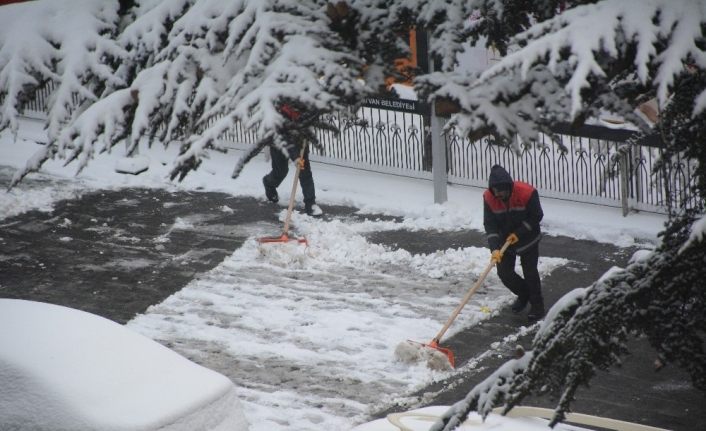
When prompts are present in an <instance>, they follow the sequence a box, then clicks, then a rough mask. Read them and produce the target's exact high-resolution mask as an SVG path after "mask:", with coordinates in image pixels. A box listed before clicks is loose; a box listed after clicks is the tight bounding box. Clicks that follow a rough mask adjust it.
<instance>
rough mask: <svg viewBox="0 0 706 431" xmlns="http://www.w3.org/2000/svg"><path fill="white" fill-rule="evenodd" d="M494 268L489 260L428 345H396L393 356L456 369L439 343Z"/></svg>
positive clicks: (451, 352)
mask: <svg viewBox="0 0 706 431" xmlns="http://www.w3.org/2000/svg"><path fill="white" fill-rule="evenodd" d="M512 244H513V241H512V239H508V240H507V241H505V244H503V246H502V248H501V249H500V253H501V254H503V253H505V251H506V250H507V248H508V247H510V245H512ZM493 266H495V261H494V260H493V259H492V258H491V259H490V262H488V265H487V266H486V267H485V269H484V270H483V273H482V274H481V275H480V277H479V278H478V280H477V281H476V282H475V283H474V284H473V286H472V287H471V288H470V289H469V290H468V292H466V295H465V296H464V297H463V299H462V300H461V302H460V303H459V304H458V305H457V306H456V309H455V310H454V311H453V313H451V316H449V318H448V319H447V320H446V323H445V324H444V326H443V327H442V328H441V330H440V331H439V333H438V334H436V336H435V337H434V338H432V340H431V341H430V342H428V343H422V342H419V341H412V340H407V341H403V342H401V343H400V344H398V345H397V347H396V348H395V356H396V357H397V358H398V359H400V360H401V361H403V362H417V361H419V360H426V361H427V366H429V368H432V369H438V370H444V369H447V370H448V369H452V368H455V367H456V360H455V357H454V353H453V351H452V350H451V349H449V348H445V347H441V346H440V345H439V342H440V341H441V337H443V336H444V334H445V333H446V331H447V330H448V329H449V327H450V326H451V324H452V323H453V321H454V320H456V317H457V316H458V315H459V313H460V312H461V310H462V309H463V307H465V306H466V304H467V303H468V301H470V299H471V297H472V296H473V294H474V293H476V291H477V290H478V288H479V287H480V286H481V284H483V281H484V280H485V278H486V277H487V276H488V273H489V272H490V270H491V269H493Z"/></svg>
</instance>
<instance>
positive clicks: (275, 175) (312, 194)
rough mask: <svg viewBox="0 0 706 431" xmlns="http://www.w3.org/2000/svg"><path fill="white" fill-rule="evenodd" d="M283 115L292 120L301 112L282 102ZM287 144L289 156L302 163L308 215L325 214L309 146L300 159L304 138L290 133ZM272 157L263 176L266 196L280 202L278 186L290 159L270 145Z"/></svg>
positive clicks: (296, 119)
mask: <svg viewBox="0 0 706 431" xmlns="http://www.w3.org/2000/svg"><path fill="white" fill-rule="evenodd" d="M279 110H280V112H281V113H282V115H284V116H285V117H286V118H287V119H289V120H290V121H292V122H296V121H298V120H299V119H300V117H301V113H300V112H299V111H297V110H296V109H294V108H293V107H292V106H290V105H288V104H282V105H281V106H280V108H279ZM286 140H287V146H286V148H285V150H286V151H287V154H288V155H289V158H290V159H292V160H293V161H294V162H296V163H302V168H301V172H300V173H299V184H300V185H301V188H302V193H303V195H304V211H305V212H306V213H307V215H310V216H313V217H320V216H322V215H323V211H322V210H321V207H320V206H318V205H317V204H316V191H315V190H314V177H313V175H312V174H311V163H309V148H308V147H307V148H305V149H304V154H303V155H302V160H301V161H299V156H300V152H301V148H302V145H304V143H303V142H302V140H301V139H300V138H299V137H297V136H295V135H292V134H288V139H286ZM270 158H271V161H272V170H271V171H270V172H269V173H268V174H267V175H265V176H264V177H263V178H262V184H263V185H264V186H265V196H266V197H267V200H269V201H270V202H274V203H276V202H278V201H279V194H278V193H277V187H278V186H279V185H280V184H281V183H282V181H283V180H284V178H285V177H286V176H287V173H288V172H289V161H288V160H287V157H286V156H285V155H284V154H282V151H280V149H279V148H276V147H275V146H274V145H270Z"/></svg>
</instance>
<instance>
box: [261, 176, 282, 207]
mask: <svg viewBox="0 0 706 431" xmlns="http://www.w3.org/2000/svg"><path fill="white" fill-rule="evenodd" d="M265 178H267V177H262V185H264V186H265V196H266V197H267V200H268V201H270V202H272V203H275V204H276V203H277V202H279V195H278V194H277V189H276V188H275V187H272V186H268V185H267V181H265Z"/></svg>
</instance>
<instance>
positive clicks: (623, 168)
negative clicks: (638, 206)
mask: <svg viewBox="0 0 706 431" xmlns="http://www.w3.org/2000/svg"><path fill="white" fill-rule="evenodd" d="M628 157H629V156H628V154H626V153H622V154H621V155H620V163H619V164H618V170H619V176H620V203H621V204H622V207H623V217H627V215H628V213H629V212H630V207H629V206H628V191H629V187H628V186H629V184H628V178H629V177H628V170H629V168H628Z"/></svg>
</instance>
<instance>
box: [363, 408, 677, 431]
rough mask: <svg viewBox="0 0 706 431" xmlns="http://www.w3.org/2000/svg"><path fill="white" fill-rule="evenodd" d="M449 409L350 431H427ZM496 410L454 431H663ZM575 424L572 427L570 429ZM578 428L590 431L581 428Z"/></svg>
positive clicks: (539, 411) (537, 411)
mask: <svg viewBox="0 0 706 431" xmlns="http://www.w3.org/2000/svg"><path fill="white" fill-rule="evenodd" d="M449 408H450V407H449V406H429V407H424V408H420V409H415V410H410V411H407V412H401V413H392V414H389V415H388V416H387V417H386V418H383V419H377V420H374V421H372V422H368V423H364V424H362V425H359V426H357V427H355V428H353V429H352V430H351V431H428V430H429V429H430V428H431V426H432V425H433V424H434V422H436V421H437V420H438V419H439V418H440V417H441V416H442V415H444V413H446V412H447V411H448V410H449ZM499 410H500V409H496V410H494V411H493V412H492V413H490V414H489V415H488V417H487V418H485V420H483V419H482V418H481V417H480V416H479V415H478V414H476V413H471V414H470V415H469V416H468V418H467V419H466V420H465V421H464V422H463V423H462V424H461V425H460V426H459V427H458V428H456V429H457V430H458V431H484V430H493V431H546V430H549V429H552V430H553V431H588V430H589V429H591V430H613V431H667V430H663V429H661V428H655V427H651V426H646V425H640V424H635V423H632V422H625V421H619V420H615V419H609V418H604V417H600V416H592V415H585V414H580V413H569V414H568V415H567V422H570V423H560V424H557V425H556V426H555V427H554V428H549V427H548V423H549V421H548V420H547V419H548V418H550V417H551V416H552V414H553V411H552V410H550V409H545V408H538V407H528V406H518V407H515V408H514V409H512V410H511V411H510V412H509V413H508V414H507V415H506V416H502V415H500V414H499ZM574 424H576V425H574ZM581 425H585V426H589V427H591V428H584V427H583V426H581Z"/></svg>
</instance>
